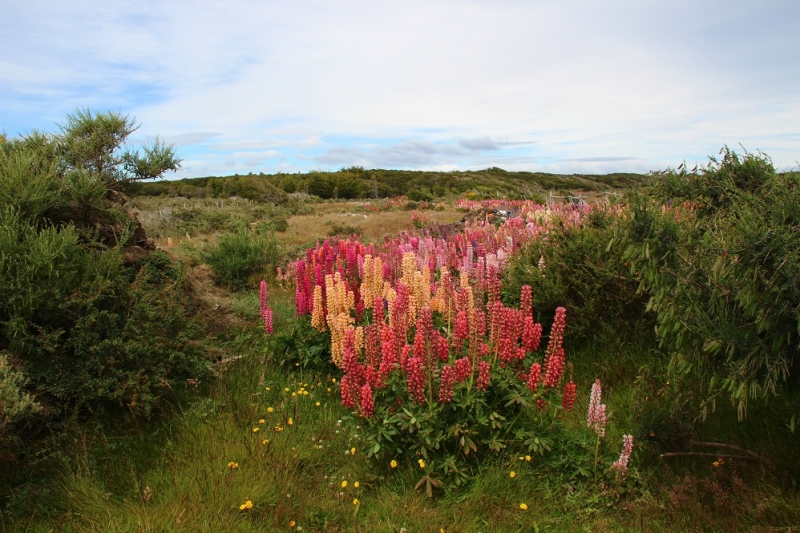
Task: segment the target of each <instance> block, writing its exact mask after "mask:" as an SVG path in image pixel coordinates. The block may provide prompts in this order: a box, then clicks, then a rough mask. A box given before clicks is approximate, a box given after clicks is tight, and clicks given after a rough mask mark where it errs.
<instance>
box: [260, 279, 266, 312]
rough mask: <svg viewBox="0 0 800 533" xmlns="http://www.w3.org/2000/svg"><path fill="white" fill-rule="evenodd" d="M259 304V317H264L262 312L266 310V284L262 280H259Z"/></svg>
mask: <svg viewBox="0 0 800 533" xmlns="http://www.w3.org/2000/svg"><path fill="white" fill-rule="evenodd" d="M259 302H260V304H261V305H260V311H261V316H262V317H263V316H264V312H265V311H266V310H267V282H266V281H264V280H263V279H262V280H261V286H260V287H259Z"/></svg>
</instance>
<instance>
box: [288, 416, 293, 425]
mask: <svg viewBox="0 0 800 533" xmlns="http://www.w3.org/2000/svg"><path fill="white" fill-rule="evenodd" d="M286 423H287V424H289V425H290V426H291V425H292V424H294V420H292V417H291V416H290V417H289V420H287V421H286Z"/></svg>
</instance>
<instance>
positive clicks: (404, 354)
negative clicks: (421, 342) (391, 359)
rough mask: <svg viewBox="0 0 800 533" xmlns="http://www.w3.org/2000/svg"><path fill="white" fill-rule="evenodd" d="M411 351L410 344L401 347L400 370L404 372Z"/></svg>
mask: <svg viewBox="0 0 800 533" xmlns="http://www.w3.org/2000/svg"><path fill="white" fill-rule="evenodd" d="M412 349H413V347H412V346H411V345H410V344H406V345H405V346H403V350H402V352H401V353H400V368H402V369H403V370H406V367H407V366H408V360H409V359H410V355H411V351H412Z"/></svg>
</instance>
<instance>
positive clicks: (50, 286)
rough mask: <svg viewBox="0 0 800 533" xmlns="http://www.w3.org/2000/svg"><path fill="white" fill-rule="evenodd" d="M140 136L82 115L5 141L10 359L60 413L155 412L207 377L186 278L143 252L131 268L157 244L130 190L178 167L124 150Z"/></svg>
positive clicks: (103, 117) (100, 116) (1, 263)
mask: <svg viewBox="0 0 800 533" xmlns="http://www.w3.org/2000/svg"><path fill="white" fill-rule="evenodd" d="M135 128H136V126H135V124H134V123H133V122H132V121H131V120H130V119H129V118H128V117H126V116H122V115H120V114H118V113H96V114H94V113H92V112H90V111H83V110H80V111H78V112H77V113H76V114H75V115H71V116H69V117H67V123H66V125H65V126H63V127H62V128H61V132H60V133H58V134H48V135H44V134H36V133H35V134H32V135H29V136H25V137H22V138H20V139H5V138H4V139H3V142H1V143H0V200H1V201H2V208H0V350H5V351H7V352H9V353H10V354H11V355H12V357H13V359H14V361H15V364H16V365H17V367H18V368H19V369H20V371H21V372H22V374H23V376H24V379H25V381H26V382H27V384H26V386H25V387H26V390H30V391H33V392H35V393H36V395H37V401H39V402H41V403H42V404H43V405H44V406H45V407H50V408H52V409H50V412H53V413H59V412H60V413H64V414H66V413H72V412H77V413H86V412H88V411H92V412H94V413H103V412H109V411H116V412H119V411H120V410H121V411H122V412H124V413H131V414H146V413H149V412H151V411H153V410H154V409H157V407H158V405H159V402H160V401H161V400H162V399H163V398H164V396H165V394H173V393H174V391H173V392H170V387H172V386H177V385H179V383H180V382H181V380H182V379H183V378H189V377H193V378H198V377H202V376H206V375H207V372H208V371H207V368H206V363H205V357H204V350H202V349H201V348H200V347H199V345H198V344H197V343H196V342H195V341H194V338H195V336H196V333H199V332H197V331H196V329H195V328H194V327H193V325H192V322H191V316H192V313H193V309H192V298H191V294H190V293H189V292H188V286H187V285H186V283H185V282H184V281H183V278H182V274H181V273H180V270H179V269H176V268H175V267H173V266H171V265H170V264H169V260H168V259H167V258H166V256H165V255H164V254H162V253H150V254H149V255H147V252H146V251H145V250H144V249H141V248H140V249H139V252H140V254H142V255H145V256H146V257H145V258H144V259H140V260H139V261H138V262H136V263H133V262H132V260H129V261H128V262H127V263H126V261H125V254H124V253H123V247H125V246H129V245H133V244H137V243H142V244H146V243H144V242H143V241H142V237H141V231H138V232H137V231H136V230H137V227H138V225H137V221H136V220H135V218H133V217H132V216H131V214H130V213H129V212H127V211H126V210H125V209H124V207H123V204H124V197H122V196H121V195H120V193H119V191H120V190H124V189H126V187H127V186H128V185H129V184H131V183H135V182H136V181H138V180H141V179H148V178H153V177H157V176H160V175H161V174H163V173H164V172H166V171H168V170H174V169H176V168H177V167H178V165H179V160H177V159H176V158H175V157H174V150H173V149H172V147H167V146H164V145H162V144H160V143H158V142H156V143H155V144H154V145H152V146H149V147H144V149H143V152H139V151H135V150H134V151H132V150H127V151H123V150H122V145H123V143H124V142H125V140H126V138H127V137H128V136H129V135H130V133H132V132H133V131H134V130H135ZM135 234H138V235H139V236H138V237H136V239H137V240H136V241H135V242H134V241H133V237H134V235H135Z"/></svg>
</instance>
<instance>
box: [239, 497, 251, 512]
mask: <svg viewBox="0 0 800 533" xmlns="http://www.w3.org/2000/svg"><path fill="white" fill-rule="evenodd" d="M252 508H253V502H251V501H250V500H245V502H244V503H243V504H242V505H240V506H239V509H241V510H242V511H244V510H245V509H252Z"/></svg>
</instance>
